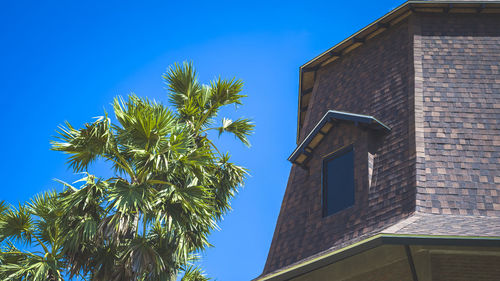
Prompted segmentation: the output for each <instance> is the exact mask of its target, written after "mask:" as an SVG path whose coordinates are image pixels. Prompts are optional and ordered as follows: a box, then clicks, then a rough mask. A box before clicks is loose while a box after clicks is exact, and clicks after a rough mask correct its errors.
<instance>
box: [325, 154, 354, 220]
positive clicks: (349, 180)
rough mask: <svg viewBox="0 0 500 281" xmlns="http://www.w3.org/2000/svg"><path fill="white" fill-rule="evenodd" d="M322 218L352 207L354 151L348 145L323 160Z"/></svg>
mask: <svg viewBox="0 0 500 281" xmlns="http://www.w3.org/2000/svg"><path fill="white" fill-rule="evenodd" d="M322 175H323V179H322V182H323V216H325V217H326V216H329V215H332V214H334V213H337V212H339V211H342V210H344V209H346V208H349V207H350V206H353V205H354V149H353V146H352V145H350V146H348V147H346V148H343V149H341V150H339V151H336V152H334V153H333V154H331V155H329V156H327V157H326V158H325V159H324V160H323V172H322Z"/></svg>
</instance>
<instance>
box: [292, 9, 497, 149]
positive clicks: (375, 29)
mask: <svg viewBox="0 0 500 281" xmlns="http://www.w3.org/2000/svg"><path fill="white" fill-rule="evenodd" d="M412 13H455V14H471V13H479V14H491V13H500V1H408V2H405V3H403V4H402V5H400V6H399V7H397V8H395V9H393V10H392V11H390V12H389V13H387V14H385V15H384V16H382V17H381V18H379V19H377V20H376V21H374V22H373V23H371V24H369V25H368V26H366V27H365V28H363V29H361V30H360V31H358V32H356V33H354V34H353V35H351V36H349V37H348V38H346V39H345V40H343V41H342V42H340V43H338V44H337V45H335V46H333V47H331V48H330V49H328V50H326V51H325V52H323V53H321V54H320V55H318V56H316V57H315V58H313V59H312V60H310V61H308V62H307V63H305V64H304V65H302V66H301V67H300V70H299V71H300V73H299V77H300V78H299V102H298V120H297V144H298V143H299V141H300V130H301V128H302V125H303V123H304V120H305V113H306V112H307V109H308V107H309V100H310V98H311V96H312V92H313V86H314V81H315V79H316V72H317V71H318V70H319V69H320V68H322V67H324V66H326V65H327V64H330V63H332V62H334V61H336V60H337V59H339V58H341V57H342V56H345V55H346V54H347V53H350V52H351V51H353V50H354V49H356V48H358V47H359V46H361V45H363V44H365V43H366V42H368V41H369V40H371V39H372V38H374V37H376V36H378V35H379V34H382V33H383V32H384V31H386V30H387V29H390V28H391V27H392V26H395V25H396V24H397V23H399V22H401V21H402V20H404V19H405V18H407V17H408V16H409V15H411V14H412Z"/></svg>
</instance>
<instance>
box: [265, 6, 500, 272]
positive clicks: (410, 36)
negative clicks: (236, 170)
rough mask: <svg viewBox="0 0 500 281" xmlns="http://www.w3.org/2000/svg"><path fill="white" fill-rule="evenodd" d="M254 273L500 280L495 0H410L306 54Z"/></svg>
mask: <svg viewBox="0 0 500 281" xmlns="http://www.w3.org/2000/svg"><path fill="white" fill-rule="evenodd" d="M298 110H299V113H298V128H297V148H296V149H295V151H293V153H292V154H291V156H290V158H289V160H290V161H291V162H292V163H293V165H292V168H291V171H290V176H289V181H288V185H287V188H286V192H285V195H284V198H283V203H282V206H281V211H280V214H279V218H278V221H277V224H276V229H275V233H274V236H273V239H272V244H271V247H270V250H269V254H268V257H267V261H266V264H265V268H264V270H263V273H262V274H261V275H260V276H259V277H257V278H256V280H262V281H263V280H294V281H305V280H346V281H355V280H411V281H416V280H419V281H422V280H500V1H409V2H406V3H404V4H402V5H401V6H399V7H397V8H396V9H394V10H393V11H391V12H389V13H388V14H386V15H385V16H383V17H382V18H380V19H379V20H377V21H376V22H374V23H372V24H370V25H369V26H367V27H365V28H363V29H362V30H361V31H359V32H357V33H355V34H354V35H352V36H351V37H349V38H347V39H345V40H344V41H342V42H340V43H339V44H337V45H336V46H334V47H332V48H331V49H329V50H327V51H326V52H324V53H323V54H321V55H319V56H318V57H316V58H314V59H313V60H311V61H309V62H308V63H306V64H305V65H303V66H302V67H301V68H300V89H299V106H298Z"/></svg>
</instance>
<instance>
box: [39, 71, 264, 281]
mask: <svg viewBox="0 0 500 281" xmlns="http://www.w3.org/2000/svg"><path fill="white" fill-rule="evenodd" d="M163 77H164V79H165V82H166V85H167V88H168V91H169V101H170V103H171V104H172V106H173V110H171V109H169V108H168V107H166V106H164V105H163V104H161V103H158V102H156V101H152V100H149V99H147V98H141V97H138V96H136V95H130V96H129V97H128V99H126V100H124V99H122V98H115V100H114V102H113V111H114V115H115V117H116V120H117V122H116V123H113V122H112V121H111V119H110V118H109V117H108V115H107V114H106V113H105V114H104V116H102V117H100V118H97V119H96V120H95V121H94V122H92V123H89V124H84V125H83V127H82V128H80V129H76V128H74V127H73V126H72V125H71V124H69V123H67V122H66V124H65V126H63V127H61V128H60V131H59V132H58V134H59V136H58V140H57V141H53V142H52V145H53V148H52V149H53V150H56V151H62V152H64V153H66V154H68V156H69V157H68V164H69V166H70V167H71V168H72V170H73V171H74V172H77V173H78V172H82V173H84V176H83V178H82V179H81V180H80V182H79V183H78V184H79V186H78V187H75V186H73V185H70V184H67V183H64V185H65V186H66V189H65V191H64V192H63V193H61V195H60V198H59V200H60V201H59V210H60V216H59V217H58V219H57V223H58V226H59V227H60V229H59V230H58V231H60V232H61V233H64V239H63V241H62V242H61V245H60V248H59V244H58V248H57V249H58V251H59V249H60V253H61V255H63V256H64V259H65V260H66V261H67V264H66V265H67V267H68V272H69V275H70V277H75V276H84V277H85V278H87V279H90V280H106V281H107V280H176V278H177V276H178V275H179V274H181V273H182V272H184V279H183V280H186V281H187V280H208V278H207V277H205V275H204V274H203V273H202V272H201V270H200V269H199V268H196V267H193V261H194V260H196V258H197V255H196V254H197V253H198V252H199V251H202V250H204V249H206V248H207V247H209V246H210V243H209V242H208V240H207V237H208V235H209V233H210V231H211V230H213V229H214V228H216V227H217V222H218V221H219V220H220V219H221V217H222V216H223V215H224V214H225V213H226V212H227V211H228V210H229V209H230V204H229V201H230V199H231V198H232V197H233V196H234V195H235V193H236V191H237V187H238V186H239V185H241V184H243V181H244V178H245V175H246V170H245V169H244V168H242V167H240V166H237V165H235V164H233V163H231V162H230V157H229V155H228V154H221V153H220V152H219V150H218V148H217V147H216V146H215V145H214V143H213V142H212V140H210V138H209V136H208V132H209V131H211V130H214V131H216V132H218V133H219V134H222V133H225V132H228V133H232V134H234V135H235V137H236V138H238V139H239V140H240V141H242V142H243V143H244V144H246V145H249V142H248V139H247V136H248V135H249V134H250V133H251V132H252V131H253V129H254V125H253V124H252V123H251V121H250V120H249V119H245V118H240V119H237V120H235V121H232V120H230V119H227V118H222V119H221V125H219V126H215V125H214V124H215V122H216V118H217V116H218V112H219V110H220V109H221V108H222V107H224V106H226V105H231V104H233V105H241V104H242V103H241V99H242V98H243V97H245V96H244V95H242V94H241V90H242V86H243V83H242V82H241V81H240V80H236V79H231V80H225V79H221V78H219V79H216V80H215V81H212V82H210V84H208V85H203V84H200V83H199V82H198V81H197V75H196V72H195V70H194V68H193V65H192V64H191V63H183V64H182V65H179V64H174V65H173V66H172V67H170V68H169V69H168V71H167V73H166V74H165V75H164V76H163ZM98 159H104V160H106V161H108V162H109V163H110V164H111V167H112V169H113V171H114V176H113V177H111V178H107V179H103V178H98V177H96V176H94V175H92V174H91V173H89V167H91V165H92V163H93V162H94V161H96V160H98ZM31 236H32V237H35V236H33V235H31Z"/></svg>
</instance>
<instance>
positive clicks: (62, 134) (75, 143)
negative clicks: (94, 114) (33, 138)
mask: <svg viewBox="0 0 500 281" xmlns="http://www.w3.org/2000/svg"><path fill="white" fill-rule="evenodd" d="M65 125H66V126H60V127H59V131H57V133H58V136H57V139H58V140H59V141H52V142H51V143H52V150H56V151H62V152H64V153H66V154H69V155H70V156H69V159H68V164H69V166H70V167H71V168H73V171H75V172H81V171H84V170H87V168H88V166H89V165H90V164H91V163H92V162H94V161H95V160H96V159H97V157H99V156H102V155H103V154H105V153H106V152H107V151H108V149H109V146H110V145H111V143H112V138H113V133H112V131H111V127H110V120H109V118H108V117H107V116H101V117H99V118H97V120H96V121H95V122H93V123H90V124H89V123H87V124H84V126H83V128H82V129H75V128H74V127H73V126H72V125H71V124H70V123H69V122H66V123H65Z"/></svg>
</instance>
